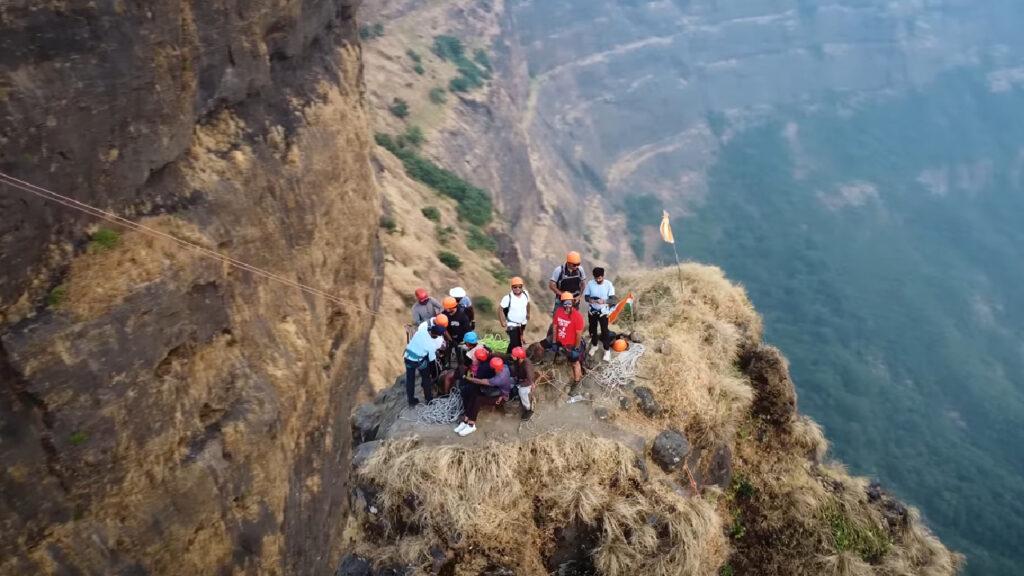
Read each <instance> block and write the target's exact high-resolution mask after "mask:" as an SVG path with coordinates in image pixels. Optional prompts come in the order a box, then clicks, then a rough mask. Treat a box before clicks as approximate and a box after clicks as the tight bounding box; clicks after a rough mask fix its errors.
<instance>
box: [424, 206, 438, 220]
mask: <svg viewBox="0 0 1024 576" xmlns="http://www.w3.org/2000/svg"><path fill="white" fill-rule="evenodd" d="M420 212H421V213H422V214H423V217H424V218H426V219H427V220H430V221H431V222H440V221H441V211H440V210H438V209H437V206H427V207H425V208H423V209H421V210H420Z"/></svg>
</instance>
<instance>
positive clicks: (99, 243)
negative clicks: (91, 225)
mask: <svg viewBox="0 0 1024 576" xmlns="http://www.w3.org/2000/svg"><path fill="white" fill-rule="evenodd" d="M120 242H121V234H120V233H119V232H118V231H117V230H111V229H110V228H100V229H99V230H97V231H95V232H93V233H92V235H91V236H89V244H88V245H86V251H88V252H90V253H96V252H106V251H107V250H112V249H113V248H115V247H116V246H117V245H118V244H119V243H120Z"/></svg>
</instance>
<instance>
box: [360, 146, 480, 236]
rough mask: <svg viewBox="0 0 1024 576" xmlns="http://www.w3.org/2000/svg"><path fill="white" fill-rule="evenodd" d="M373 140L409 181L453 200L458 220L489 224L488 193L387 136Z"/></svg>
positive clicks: (478, 224)
mask: <svg viewBox="0 0 1024 576" xmlns="http://www.w3.org/2000/svg"><path fill="white" fill-rule="evenodd" d="M374 139H375V140H376V141H377V144H379V145H381V146H382V147H384V148H386V149H387V150H388V151H389V152H391V153H392V154H394V155H395V156H396V157H398V159H399V160H401V161H402V165H403V166H404V167H405V173H406V174H407V175H408V176H409V177H410V178H412V179H413V180H416V181H418V182H422V183H424V184H426V185H427V186H430V187H431V188H433V189H434V190H437V191H438V192H440V193H441V194H444V195H445V196H448V197H449V198H452V199H453V200H455V201H456V202H457V203H458V213H459V218H461V219H462V220H465V221H467V222H469V223H470V224H475V225H477V226H484V225H486V224H488V223H489V222H490V221H491V218H492V211H493V205H492V203H491V197H490V196H488V195H487V192H484V191H483V190H481V189H480V188H477V187H476V186H473V185H472V184H470V183H468V182H466V181H465V180H463V179H462V178H459V177H458V176H457V175H456V174H454V173H453V172H449V171H448V170H445V169H444V168H441V167H440V166H438V165H437V164H434V163H433V162H431V161H430V160H427V159H426V158H423V157H422V156H420V155H419V154H417V153H416V151H415V150H413V149H412V148H410V147H408V146H405V145H403V143H401V142H397V141H396V140H395V139H394V138H392V137H391V136H388V135H387V134H377V135H375V136H374Z"/></svg>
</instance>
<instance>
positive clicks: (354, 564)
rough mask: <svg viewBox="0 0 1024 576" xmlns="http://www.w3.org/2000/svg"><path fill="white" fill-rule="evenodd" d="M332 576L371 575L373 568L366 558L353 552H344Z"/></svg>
mask: <svg viewBox="0 0 1024 576" xmlns="http://www.w3.org/2000/svg"><path fill="white" fill-rule="evenodd" d="M334 576H373V568H372V566H371V565H370V561H369V560H367V559H366V558H363V557H362V556H356V555H355V554H346V555H345V557H344V558H342V559H341V564H340V565H339V566H338V570H337V571H335V572H334Z"/></svg>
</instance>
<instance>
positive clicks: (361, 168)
mask: <svg viewBox="0 0 1024 576" xmlns="http://www.w3.org/2000/svg"><path fill="white" fill-rule="evenodd" d="M356 4H357V2H352V1H349V0H305V1H304V0H286V1H283V2H267V1H262V0H252V1H243V2H219V1H214V2H200V3H193V2H180V1H176V0H167V1H160V2H149V3H131V2H99V3H91V4H89V5H88V6H86V5H81V6H70V5H65V4H64V3H47V4H45V5H40V4H38V3H30V2H16V3H14V4H11V3H8V4H7V5H5V6H4V7H3V8H0V28H2V30H3V33H2V34H0V170H2V171H3V172H6V173H9V174H11V175H14V176H17V177H19V178H22V179H25V180H28V181H32V182H34V183H36V184H39V185H42V186H46V187H48V188H50V189H53V190H55V191H58V192H60V193H63V194H67V195H69V196H72V197H74V198H76V199H79V200H82V201H84V202H88V203H91V204H94V205H98V206H100V207H102V208H104V209H107V210H110V211H113V212H116V213H118V214H120V215H124V216H127V217H129V218H132V219H134V220H136V221H141V222H142V223H144V224H146V225H148V226H150V227H153V228H157V229H159V230H162V231H164V232H167V233H169V234H172V235H174V236H177V237H180V238H184V239H188V240H189V241H192V242H195V243H197V244H200V245H202V246H204V247H207V248H210V249H214V250H217V251H220V252H223V253H226V254H228V255H230V256H231V257H232V258H236V259H238V260H242V261H245V262H248V263H250V264H253V265H255V266H258V267H261V268H264V269H267V270H270V271H272V272H274V273H276V274H280V275H282V276H284V277H286V278H289V279H291V280H294V281H298V282H302V283H304V284H308V285H312V286H316V287H319V288H323V289H325V290H327V291H329V292H331V293H334V294H338V295H340V296H342V297H344V298H345V299H346V301H347V302H349V303H350V304H349V305H339V304H333V303H330V302H327V301H325V300H324V299H322V298H319V297H314V296H309V295H307V294H305V293H302V292H298V291H296V290H294V289H292V288H289V287H286V286H284V285H281V284H276V283H272V282H267V281H265V280H263V279H259V278H256V277H254V276H252V275H251V274H249V273H246V272H242V271H239V270H237V269H234V268H230V267H228V266H226V265H224V264H222V263H220V262H217V261H214V260H209V259H206V258H203V257H200V256H199V255H197V254H196V253H195V252H191V251H188V250H185V249H182V248H180V247H178V246H176V245H174V244H172V243H168V242H166V241H163V240H158V239H153V238H150V237H148V236H142V235H140V234H139V233H137V232H126V231H118V230H100V229H99V224H98V223H97V222H96V221H95V220H92V219H90V218H87V217H84V216H83V215H80V214H77V213H74V212H71V211H68V210H66V209H64V208H62V207H60V206H55V205H52V204H45V203H42V202H41V201H39V200H37V199H36V198H34V197H31V196H28V195H26V194H24V193H22V192H20V191H16V190H13V189H8V188H5V189H4V190H2V192H0V204H2V206H3V213H4V215H5V218H4V219H3V220H4V222H3V223H2V224H0V227H2V228H0V266H2V269H3V270H4V273H3V278H2V279H0V313H2V316H3V327H2V337H0V342H2V348H0V379H2V384H0V422H2V426H0V435H2V441H0V458H2V462H3V474H2V476H0V492H2V493H3V495H4V497H3V499H2V501H0V534H2V536H0V558H2V560H0V573H4V574H28V573H91V574H100V573H102V574H115V573H116V574H210V573H243V572H244V573H253V572H260V573H270V574H273V573H294V574H316V573H325V572H327V571H328V570H329V569H330V568H331V567H332V566H333V565H334V560H335V559H336V553H337V549H336V547H335V546H334V544H336V543H337V542H338V539H339V538H340V531H341V526H342V520H343V517H344V509H345V497H344V490H343V487H344V485H345V484H346V482H347V468H348V462H347V460H348V458H347V455H348V449H349V443H350V441H349V437H350V435H349V433H348V427H347V415H348V412H349V409H350V406H349V397H350V395H351V393H352V392H353V391H354V390H355V389H356V388H357V387H358V386H359V385H360V384H361V383H362V382H363V378H364V375H365V372H366V358H367V355H366V353H365V350H366V346H367V336H368V332H369V329H370V327H371V326H372V322H373V317H372V314H371V312H370V311H371V310H372V309H373V307H374V306H375V304H376V298H377V284H376V280H375V279H376V276H377V273H378V266H379V256H378V254H377V248H376V246H377V243H376V237H375V234H376V232H375V230H376V214H377V211H378V199H377V192H376V189H375V184H374V180H373V175H372V172H371V169H370V164H369V156H368V150H369V145H370V138H369V132H368V129H367V121H366V117H365V110H364V105H363V95H362V62H361V57H360V49H359V47H358V44H357V43H356V42H355V41H354V40H355V37H356V25H355V20H354V10H355V7H356ZM367 214H370V215H372V216H371V217H369V218H367V217H365V215H367ZM110 228H112V229H114V228H116V227H114V226H110ZM90 238H92V240H91V241H90Z"/></svg>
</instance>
